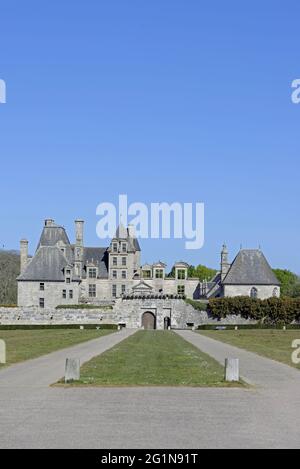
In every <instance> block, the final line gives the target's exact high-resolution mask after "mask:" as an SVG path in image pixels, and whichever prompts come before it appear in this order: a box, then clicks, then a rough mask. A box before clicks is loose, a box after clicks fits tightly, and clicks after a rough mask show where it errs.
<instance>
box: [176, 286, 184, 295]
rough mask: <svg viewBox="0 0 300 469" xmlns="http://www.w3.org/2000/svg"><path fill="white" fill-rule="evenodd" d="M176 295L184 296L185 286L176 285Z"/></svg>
mask: <svg viewBox="0 0 300 469" xmlns="http://www.w3.org/2000/svg"><path fill="white" fill-rule="evenodd" d="M177 294H178V295H184V294H185V286H184V285H178V287H177Z"/></svg>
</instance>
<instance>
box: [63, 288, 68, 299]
mask: <svg viewBox="0 0 300 469" xmlns="http://www.w3.org/2000/svg"><path fill="white" fill-rule="evenodd" d="M62 297H63V299H64V300H65V299H66V298H67V290H63V291H62Z"/></svg>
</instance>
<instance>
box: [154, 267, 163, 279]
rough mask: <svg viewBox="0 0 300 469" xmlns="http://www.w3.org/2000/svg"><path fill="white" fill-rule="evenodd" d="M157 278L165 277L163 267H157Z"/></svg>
mask: <svg viewBox="0 0 300 469" xmlns="http://www.w3.org/2000/svg"><path fill="white" fill-rule="evenodd" d="M155 278H164V270H163V269H156V271H155Z"/></svg>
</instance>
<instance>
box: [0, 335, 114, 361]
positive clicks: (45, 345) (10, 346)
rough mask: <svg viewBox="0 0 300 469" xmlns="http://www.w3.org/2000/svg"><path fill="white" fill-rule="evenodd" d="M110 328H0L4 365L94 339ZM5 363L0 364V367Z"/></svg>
mask: <svg viewBox="0 0 300 469" xmlns="http://www.w3.org/2000/svg"><path fill="white" fill-rule="evenodd" d="M111 332H113V331H112V330H102V331H101V330H96V329H94V330H92V329H85V330H79V327H78V329H36V330H20V329H19V330H6V331H5V330H3V331H1V330H0V339H2V340H5V342H6V360H7V364H6V365H12V364H13V363H17V362H21V361H24V360H29V359H30V358H36V357H39V356H40V355H45V354H47V353H50V352H53V351H55V350H59V349H63V348H66V347H69V346H71V345H76V344H79V343H81V342H85V341H87V340H91V339H96V338H97V337H101V336H103V335H106V334H109V333H111ZM3 366H5V365H0V368H1V367H3Z"/></svg>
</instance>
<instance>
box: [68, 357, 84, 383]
mask: <svg viewBox="0 0 300 469" xmlns="http://www.w3.org/2000/svg"><path fill="white" fill-rule="evenodd" d="M79 379H80V360H79V358H67V360H66V373H65V383H72V381H79Z"/></svg>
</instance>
